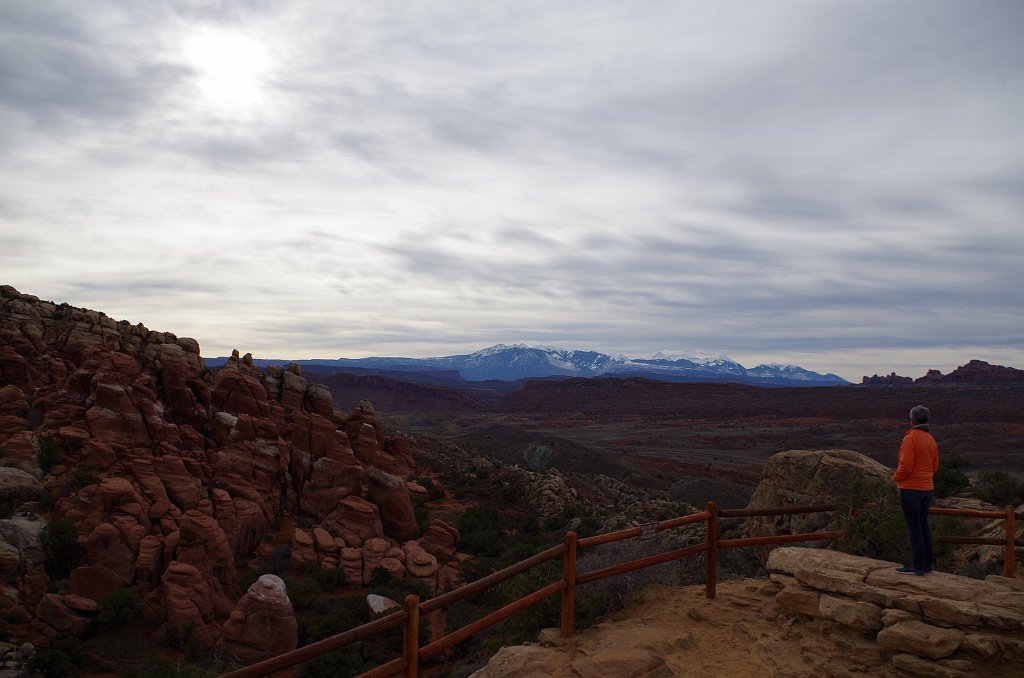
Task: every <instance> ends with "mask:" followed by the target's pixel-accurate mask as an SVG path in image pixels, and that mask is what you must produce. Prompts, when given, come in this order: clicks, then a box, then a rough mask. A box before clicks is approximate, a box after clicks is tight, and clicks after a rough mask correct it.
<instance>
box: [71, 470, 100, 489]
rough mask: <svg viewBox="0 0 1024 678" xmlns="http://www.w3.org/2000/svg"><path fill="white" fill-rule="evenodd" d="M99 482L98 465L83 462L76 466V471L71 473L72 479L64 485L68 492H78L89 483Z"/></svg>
mask: <svg viewBox="0 0 1024 678" xmlns="http://www.w3.org/2000/svg"><path fill="white" fill-rule="evenodd" d="M98 482H99V479H97V478H96V467H95V466H93V465H92V464H81V465H79V466H76V467H75V470H74V472H73V473H72V474H71V480H69V481H68V484H67V485H65V486H64V489H65V490H66V491H67V492H77V491H78V490H80V489H82V488H83V487H88V486H89V485H95V484H96V483H98Z"/></svg>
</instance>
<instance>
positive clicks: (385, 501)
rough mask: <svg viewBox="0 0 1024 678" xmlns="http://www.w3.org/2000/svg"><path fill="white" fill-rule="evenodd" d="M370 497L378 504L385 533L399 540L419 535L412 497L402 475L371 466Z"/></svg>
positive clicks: (406, 539) (402, 540) (403, 540)
mask: <svg viewBox="0 0 1024 678" xmlns="http://www.w3.org/2000/svg"><path fill="white" fill-rule="evenodd" d="M369 481H370V482H369V486H370V489H369V499H370V501H372V502H373V503H374V504H376V505H377V506H378V508H379V509H380V514H381V525H382V529H383V530H384V534H386V535H388V536H389V537H391V538H392V539H395V540H396V541H398V542H405V541H408V540H410V539H415V538H416V537H417V536H419V527H418V526H417V524H416V511H415V509H414V508H413V505H412V497H411V496H410V495H409V490H408V489H407V488H406V487H405V480H403V479H402V478H401V477H400V476H397V475H391V474H389V473H385V472H383V471H381V470H380V469H378V468H376V467H370V473H369Z"/></svg>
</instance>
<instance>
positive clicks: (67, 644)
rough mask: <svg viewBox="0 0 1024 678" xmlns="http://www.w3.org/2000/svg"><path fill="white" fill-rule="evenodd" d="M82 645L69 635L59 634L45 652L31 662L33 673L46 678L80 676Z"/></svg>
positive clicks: (41, 652) (42, 651)
mask: <svg viewBox="0 0 1024 678" xmlns="http://www.w3.org/2000/svg"><path fill="white" fill-rule="evenodd" d="M81 647H82V643H81V641H79V640H78V638H75V637H74V636H72V635H69V634H67V633H61V634H58V635H57V636H56V637H54V639H53V640H51V641H50V644H49V645H48V646H47V647H46V649H44V650H40V651H39V653H38V654H36V656H35V657H33V658H32V659H31V661H29V668H30V669H31V670H32V671H33V673H37V674H40V675H42V676H44V677H45V678H66V677H67V676H76V675H78V673H79V671H78V666H77V664H78V662H79V661H80V660H81Z"/></svg>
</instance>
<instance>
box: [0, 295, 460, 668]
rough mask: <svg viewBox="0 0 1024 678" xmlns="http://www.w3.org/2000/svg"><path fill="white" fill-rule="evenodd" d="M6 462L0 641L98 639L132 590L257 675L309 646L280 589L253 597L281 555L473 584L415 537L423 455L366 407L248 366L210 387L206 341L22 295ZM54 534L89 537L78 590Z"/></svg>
mask: <svg viewBox="0 0 1024 678" xmlns="http://www.w3.org/2000/svg"><path fill="white" fill-rule="evenodd" d="M0 447H2V454H3V457H2V461H0V463H2V464H3V467H2V468H0V508H2V509H4V510H5V515H4V516H3V518H4V519H0V569H2V570H3V572H4V575H5V577H4V579H3V582H2V584H0V626H4V627H6V628H7V629H8V630H9V631H10V633H11V634H12V635H13V636H14V637H15V638H28V639H32V640H43V639H45V638H46V637H53V636H54V635H55V634H56V633H58V632H59V631H67V632H71V633H78V634H80V633H84V632H85V631H86V630H87V629H88V628H89V627H90V625H91V624H92V622H93V620H94V618H95V616H96V601H97V600H99V599H101V598H102V597H103V596H105V595H107V594H109V593H110V592H111V591H113V590H114V589H115V588H121V587H134V588H135V589H136V590H137V591H138V592H139V594H141V595H142V596H143V599H144V601H145V604H146V609H147V612H148V614H149V616H150V617H151V619H152V620H153V621H155V622H157V623H158V624H162V625H164V626H165V627H168V628H172V629H179V630H181V629H186V628H191V629H192V630H193V633H194V634H195V636H196V637H197V638H198V639H199V640H201V641H202V642H203V643H205V644H207V645H217V644H222V643H225V642H226V643H227V648H228V650H229V651H230V652H233V653H234V654H235V655H236V656H239V657H241V658H243V659H246V660H252V659H257V658H259V657H260V656H262V655H264V654H269V653H273V652H280V651H281V650H282V649H287V647H288V646H292V647H293V646H294V644H295V642H296V640H295V625H294V621H292V622H288V621H287V619H286V618H287V617H288V615H289V614H290V609H291V608H290V604H288V598H287V595H286V593H285V592H284V591H283V584H282V583H281V582H280V580H276V581H275V580H272V579H266V580H264V579H261V580H260V581H258V582H256V583H255V584H253V587H252V588H250V590H249V591H248V592H245V591H241V590H240V589H239V583H238V576H237V568H238V567H239V566H245V565H246V564H247V563H250V562H254V561H255V560H256V559H258V558H259V557H261V556H265V555H267V553H269V549H270V548H271V547H272V545H271V543H270V542H272V541H276V542H277V543H282V542H284V543H290V545H291V560H292V563H293V564H294V566H295V567H297V568H301V567H305V566H306V563H310V562H312V563H316V564H318V565H319V566H321V567H324V568H343V569H344V572H345V576H346V578H347V581H348V582H349V584H350V585H351V586H352V587H359V586H361V585H363V583H364V582H367V581H369V579H370V577H371V576H372V574H373V572H374V570H375V569H376V568H377V567H382V568H384V569H385V570H386V571H387V572H389V573H390V574H391V575H392V576H394V577H399V578H402V577H405V578H412V579H415V580H417V581H419V582H422V583H424V584H425V585H426V586H427V587H428V588H429V589H430V590H432V591H435V592H438V591H441V590H443V589H446V588H449V587H451V586H452V585H453V584H454V583H455V581H456V579H457V577H458V565H459V559H458V555H457V553H456V546H457V543H458V533H457V531H456V530H455V529H454V528H452V527H450V526H448V525H446V524H444V523H441V522H439V521H438V522H435V523H434V524H432V525H431V526H430V529H429V530H428V531H427V533H426V534H423V535H421V534H420V530H419V528H418V527H417V523H416V520H415V517H414V512H413V495H414V494H415V493H417V492H425V490H424V489H423V488H422V487H420V486H419V485H417V484H416V483H415V482H413V479H414V477H415V476H416V472H417V469H416V464H415V462H414V460H413V457H412V444H411V442H410V440H408V439H407V438H405V437H402V436H397V435H388V434H387V433H386V432H385V431H384V430H383V428H382V426H381V424H380V422H379V420H378V419H377V417H376V414H375V412H374V410H373V407H372V405H370V404H369V402H366V401H364V402H361V403H360V404H359V406H358V407H357V408H356V409H355V410H354V411H353V412H351V413H350V414H342V413H340V412H336V411H335V410H334V407H333V403H332V398H331V394H330V391H329V390H328V389H327V387H325V386H322V385H319V384H310V383H307V381H306V380H305V379H303V377H302V373H301V369H300V368H299V367H298V366H297V365H294V366H288V367H269V368H267V369H266V370H262V369H259V368H256V367H254V366H253V365H252V360H251V357H250V356H248V355H246V356H243V357H239V355H238V352H237V351H236V352H235V353H234V355H233V356H232V358H231V359H230V360H229V361H228V363H227V364H226V365H225V366H224V367H223V368H222V369H220V370H219V371H217V372H216V373H215V374H214V373H212V372H211V371H209V370H207V369H206V367H205V365H204V362H203V358H202V357H201V355H200V350H199V344H198V343H197V342H196V341H195V340H194V339H189V338H185V337H177V336H175V335H174V334H171V333H169V332H158V331H153V330H149V329H147V328H146V327H144V326H143V325H142V324H138V325H131V324H130V323H128V322H126V321H120V322H118V321H115V320H112V319H110V318H108V317H106V316H105V315H104V314H103V313H99V312H96V311H90V310H86V309H79V308H73V307H70V306H68V305H66V304H54V303H51V302H47V301H41V300H39V299H38V298H36V297H34V296H31V295H26V294H21V293H19V292H18V291H17V290H15V289H14V288H12V287H8V286H4V287H0ZM26 502H27V503H26ZM39 514H42V518H41V519H40V516H39ZM57 520H60V521H67V522H66V523H65V522H62V523H61V524H70V525H71V526H73V530H74V537H75V539H74V543H73V544H71V545H70V547H73V548H70V549H69V554H72V555H71V556H69V557H68V559H69V560H70V562H67V563H61V564H62V565H66V566H67V572H66V573H65V572H61V571H60V570H61V568H59V567H53V565H54V563H53V562H45V561H47V559H48V558H49V560H50V561H52V560H53V558H54V556H53V554H52V553H50V554H47V552H45V550H44V549H43V548H41V546H40V541H39V535H40V533H41V532H43V529H44V526H45V524H46V523H47V522H49V523H50V524H51V525H53V524H54V521H57ZM296 524H298V525H302V527H291V526H292V525H296ZM65 576H66V578H64V577H65ZM58 577H59V578H60V579H59V580H58V579H56V578H58ZM54 591H55V592H54ZM243 594H245V595H244V596H243ZM268 610H269V611H270V612H268Z"/></svg>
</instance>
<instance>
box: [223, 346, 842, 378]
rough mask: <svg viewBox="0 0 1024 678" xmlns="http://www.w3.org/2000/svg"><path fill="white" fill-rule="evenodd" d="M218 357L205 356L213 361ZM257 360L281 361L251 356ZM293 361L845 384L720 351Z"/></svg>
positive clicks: (502, 350)
mask: <svg viewBox="0 0 1024 678" xmlns="http://www.w3.org/2000/svg"><path fill="white" fill-rule="evenodd" d="M219 361H220V359H211V360H209V361H207V362H208V364H211V366H215V365H217V364H218V362H219ZM254 362H256V363H257V364H269V363H283V362H286V361H280V360H258V359H257V360H255V361H254ZM291 362H298V363H299V364H307V365H319V366H329V365H335V366H338V367H354V368H362V369H381V370H390V371H403V372H428V371H431V372H433V371H443V372H447V373H454V372H458V374H459V375H460V376H461V377H462V378H463V379H465V380H467V381H484V380H487V379H498V380H503V381H516V380H519V379H531V378H534V379H536V378H544V377H556V376H564V377H597V376H602V375H607V376H616V377H647V378H650V379H660V380H662V381H682V382H734V383H744V384H757V385H763V386H835V385H840V384H846V383H849V382H847V381H846V380H845V379H843V378H842V377H838V376H836V375H835V374H818V373H817V372H811V371H810V370H805V369H804V368H802V367H797V366H796V365H779V364H774V363H772V364H767V365H758V366H757V367H754V368H752V369H747V368H746V367H744V366H743V365H741V364H740V363H738V362H736V361H735V360H732V359H731V358H728V357H726V356H717V357H715V358H699V357H697V356H694V355H690V356H687V357H680V356H679V354H667V353H658V354H655V355H654V356H652V357H650V358H627V357H625V356H618V357H613V356H610V355H608V354H606V353H599V352H597V351H579V350H570V349H561V348H555V347H550V346H527V345H526V344H514V345H507V344H496V345H495V346H491V347H489V348H485V349H482V350H480V351H476V352H474V353H468V354H463V355H452V356H441V357H436V358H356V359H351V358H340V359H338V360H308V361H306V360H298V361H291Z"/></svg>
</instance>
